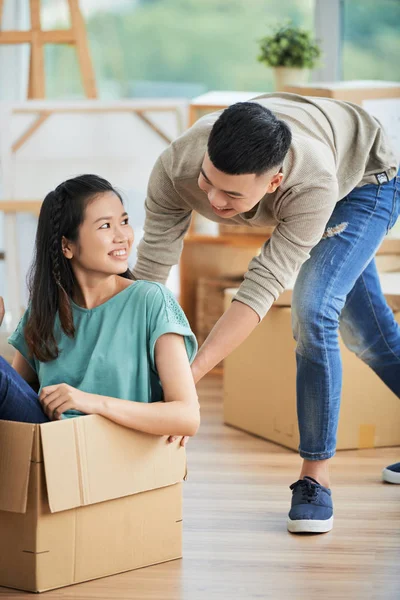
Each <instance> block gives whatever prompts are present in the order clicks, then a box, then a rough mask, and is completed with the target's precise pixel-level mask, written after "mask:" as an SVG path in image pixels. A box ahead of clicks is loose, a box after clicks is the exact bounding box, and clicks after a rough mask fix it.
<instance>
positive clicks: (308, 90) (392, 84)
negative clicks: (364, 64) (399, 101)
mask: <svg viewBox="0 0 400 600" xmlns="http://www.w3.org/2000/svg"><path fill="white" fill-rule="evenodd" d="M284 91H285V92H289V93H290V94H299V95H300V96H318V97H320V98H333V99H334V100H344V101H346V102H353V103H354V104H359V105H360V106H362V105H363V103H364V102H365V100H386V99H390V98H400V84H399V82H398V81H380V80H372V81H369V80H368V81H363V80H355V81H330V82H320V83H305V84H303V85H287V86H285V88H284Z"/></svg>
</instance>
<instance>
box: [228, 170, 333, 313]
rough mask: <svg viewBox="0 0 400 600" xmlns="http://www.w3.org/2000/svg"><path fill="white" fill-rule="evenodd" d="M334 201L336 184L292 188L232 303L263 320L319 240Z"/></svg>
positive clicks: (329, 182) (326, 182)
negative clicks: (272, 229)
mask: <svg viewBox="0 0 400 600" xmlns="http://www.w3.org/2000/svg"><path fill="white" fill-rule="evenodd" d="M337 201H338V184H337V181H336V180H332V179H329V180H325V181H320V182H319V184H318V185H314V186H313V187H312V188H309V189H307V188H304V187H303V186H301V187H298V188H296V187H294V188H293V189H292V190H291V193H290V194H288V195H287V197H286V198H285V201H284V202H283V203H282V206H281V208H280V211H279V215H278V219H279V222H278V225H277V227H276V228H275V230H274V232H273V234H272V236H271V238H270V239H269V240H268V241H267V242H266V243H265V244H264V246H263V247H262V249H261V252H260V254H259V256H256V257H254V258H253V259H252V261H251V262H250V264H249V268H248V271H247V273H246V274H245V277H244V281H243V283H242V284H241V286H240V288H239V290H238V293H237V294H236V296H235V298H234V300H238V301H240V302H243V304H247V305H248V306H250V307H251V308H252V309H253V310H254V311H255V312H256V313H257V314H258V315H259V317H260V319H263V318H264V316H265V315H266V313H267V312H268V310H269V309H270V307H271V306H272V304H273V303H274V302H275V300H276V299H277V298H278V297H279V296H280V294H281V293H282V292H283V291H284V290H285V288H286V287H287V285H288V284H289V283H290V282H291V280H292V279H293V277H294V276H295V275H296V273H297V272H298V270H299V269H300V267H301V265H302V264H303V263H304V262H305V261H306V260H307V259H308V258H309V257H310V251H311V250H312V248H313V247H314V246H315V245H316V244H318V242H319V241H320V240H321V238H322V235H323V233H324V231H325V227H326V224H327V222H328V220H329V217H330V216H331V214H332V212H333V209H334V208H335V205H336V202H337Z"/></svg>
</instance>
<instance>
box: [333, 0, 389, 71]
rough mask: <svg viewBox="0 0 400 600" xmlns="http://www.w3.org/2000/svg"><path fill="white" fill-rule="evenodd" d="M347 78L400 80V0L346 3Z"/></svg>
mask: <svg viewBox="0 0 400 600" xmlns="http://www.w3.org/2000/svg"><path fill="white" fill-rule="evenodd" d="M342 23H343V30H342V39H343V47H342V56H343V79H383V80H387V81H400V61H399V55H400V42H399V29H400V2H399V0H380V1H379V2H377V1H376V0H346V1H345V2H344V3H343V15H342Z"/></svg>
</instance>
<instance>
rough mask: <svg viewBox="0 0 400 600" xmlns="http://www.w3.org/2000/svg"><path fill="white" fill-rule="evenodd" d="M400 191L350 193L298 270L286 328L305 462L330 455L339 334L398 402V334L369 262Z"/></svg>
mask: <svg viewBox="0 0 400 600" xmlns="http://www.w3.org/2000/svg"><path fill="white" fill-rule="evenodd" d="M399 173H400V171H399ZM399 188H400V177H399V176H398V177H395V178H394V179H393V180H392V181H390V182H387V183H384V184H382V185H374V184H369V185H365V186H362V187H360V188H356V189H354V190H353V191H352V192H351V193H350V194H349V195H348V196H346V197H345V198H344V199H343V200H341V201H340V202H338V203H337V205H336V207H335V209H334V211H333V213H332V216H331V218H330V220H329V222H328V224H327V228H326V231H325V234H324V237H323V239H322V240H321V241H320V242H319V243H318V244H317V245H316V246H315V247H314V248H313V250H312V251H311V255H310V258H309V260H308V261H307V262H305V263H304V264H303V266H302V267H301V269H300V272H299V275H298V278H297V281H296V284H295V288H294V292H293V305H292V325H293V335H294V338H295V340H296V342H297V346H296V361H297V414H298V421H299V430H300V446H299V451H300V455H301V456H302V457H303V458H305V459H308V460H323V459H328V458H331V457H332V456H333V455H334V454H335V449H336V432H337V426H338V420H339V408H340V397H341V389H342V363H341V356H340V350H339V340H338V331H339V329H340V333H341V336H342V339H343V341H344V343H345V344H346V346H347V347H348V348H350V350H352V351H353V352H355V354H356V355H357V356H358V357H359V358H361V360H363V361H364V362H365V363H366V364H367V365H369V366H370V367H371V369H373V370H374V371H375V373H377V375H379V377H380V378H381V379H382V381H383V382H384V383H385V384H386V385H387V386H388V387H389V388H390V389H391V390H392V391H393V392H394V393H395V394H396V395H397V396H399V397H400V327H399V325H398V324H397V323H396V321H395V319H394V316H393V313H392V311H391V309H390V308H389V307H388V305H387V303H386V300H385V297H384V295H383V293H382V290H381V286H380V282H379V277H378V273H377V269H376V264H375V259H374V255H375V253H376V250H377V249H378V247H379V246H380V244H381V242H382V240H383V238H384V237H385V235H386V234H387V232H388V231H389V229H390V228H391V227H393V225H394V224H395V222H396V219H397V217H398V214H399V203H400V198H399ZM377 400H378V399H377Z"/></svg>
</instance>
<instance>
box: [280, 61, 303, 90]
mask: <svg viewBox="0 0 400 600" xmlns="http://www.w3.org/2000/svg"><path fill="white" fill-rule="evenodd" d="M309 75H310V70H309V69H298V68H292V67H276V68H275V69H274V78H275V91H277V92H283V91H285V90H284V88H285V86H286V85H295V84H300V85H301V84H303V83H307V81H308V77H309Z"/></svg>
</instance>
